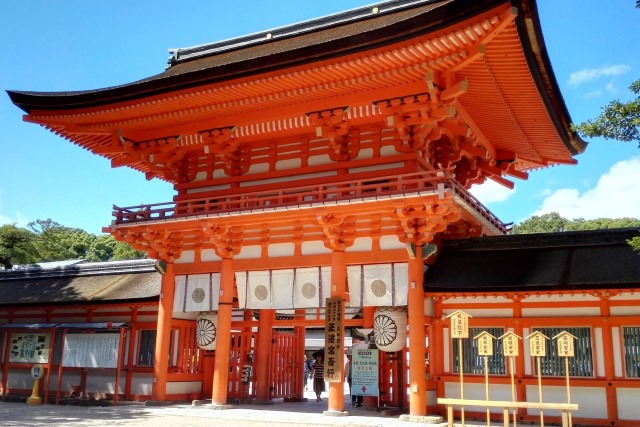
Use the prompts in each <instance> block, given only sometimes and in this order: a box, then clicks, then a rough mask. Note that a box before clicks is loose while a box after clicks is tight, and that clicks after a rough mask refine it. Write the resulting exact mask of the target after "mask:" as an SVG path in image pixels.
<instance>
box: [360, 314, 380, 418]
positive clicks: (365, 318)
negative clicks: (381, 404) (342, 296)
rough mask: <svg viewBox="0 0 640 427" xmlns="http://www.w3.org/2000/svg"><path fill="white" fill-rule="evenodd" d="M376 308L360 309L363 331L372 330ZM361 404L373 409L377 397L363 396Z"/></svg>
mask: <svg viewBox="0 0 640 427" xmlns="http://www.w3.org/2000/svg"><path fill="white" fill-rule="evenodd" d="M376 308H377V307H362V327H363V328H365V329H372V328H373V317H374V315H375V313H376ZM362 404H363V405H364V407H365V408H375V407H377V406H378V397H377V396H364V397H363V398H362Z"/></svg>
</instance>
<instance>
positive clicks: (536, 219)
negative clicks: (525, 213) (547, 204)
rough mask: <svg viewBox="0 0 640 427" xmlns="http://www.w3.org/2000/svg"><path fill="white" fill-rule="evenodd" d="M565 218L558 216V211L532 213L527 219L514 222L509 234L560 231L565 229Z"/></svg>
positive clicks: (566, 221)
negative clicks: (517, 222)
mask: <svg viewBox="0 0 640 427" xmlns="http://www.w3.org/2000/svg"><path fill="white" fill-rule="evenodd" d="M568 222H569V221H568V220H567V219H566V218H563V217H561V216H560V214H559V213H558V212H551V213H547V214H544V215H540V216H538V215H534V216H532V217H531V218H529V219H526V220H524V221H522V222H521V223H520V224H516V225H514V226H513V228H512V229H511V234H531V233H560V232H562V231H566V230H567V223H568Z"/></svg>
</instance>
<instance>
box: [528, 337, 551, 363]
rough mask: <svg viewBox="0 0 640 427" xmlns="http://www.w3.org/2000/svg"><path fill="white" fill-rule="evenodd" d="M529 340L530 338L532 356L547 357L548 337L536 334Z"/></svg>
mask: <svg viewBox="0 0 640 427" xmlns="http://www.w3.org/2000/svg"><path fill="white" fill-rule="evenodd" d="M527 338H529V351H530V352H531V356H535V357H544V356H546V355H547V337H546V336H544V334H543V333H542V332H534V333H532V334H531V335H529V336H528V337H527Z"/></svg>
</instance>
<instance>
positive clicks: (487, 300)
mask: <svg viewBox="0 0 640 427" xmlns="http://www.w3.org/2000/svg"><path fill="white" fill-rule="evenodd" d="M470 302H472V303H473V304H512V303H513V301H512V300H510V299H509V298H505V297H501V296H486V297H484V296H482V297H476V298H474V297H454V298H447V299H446V300H444V301H442V305H447V304H461V303H470ZM456 310H457V309H456ZM489 310H493V309H489ZM464 312H465V313H466V312H467V310H464ZM493 313H494V312H493V311H491V316H493Z"/></svg>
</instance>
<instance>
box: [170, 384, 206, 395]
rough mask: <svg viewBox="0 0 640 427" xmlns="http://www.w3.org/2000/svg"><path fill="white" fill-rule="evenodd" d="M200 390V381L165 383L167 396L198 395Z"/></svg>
mask: <svg viewBox="0 0 640 427" xmlns="http://www.w3.org/2000/svg"><path fill="white" fill-rule="evenodd" d="M201 390H202V382H200V381H181V382H169V383H167V394H181V393H189V394H190V393H200V391H201Z"/></svg>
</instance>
